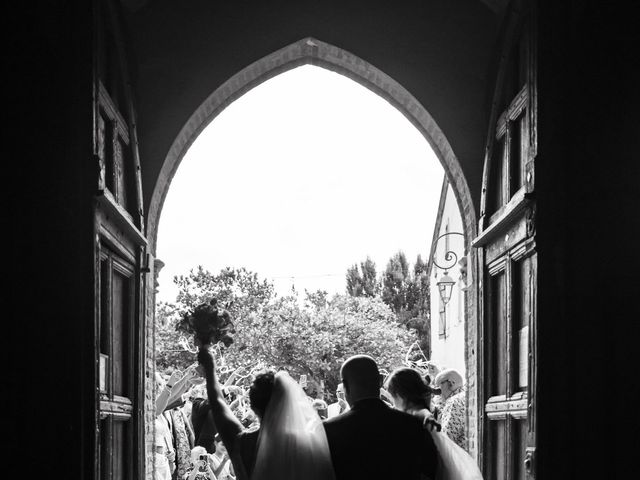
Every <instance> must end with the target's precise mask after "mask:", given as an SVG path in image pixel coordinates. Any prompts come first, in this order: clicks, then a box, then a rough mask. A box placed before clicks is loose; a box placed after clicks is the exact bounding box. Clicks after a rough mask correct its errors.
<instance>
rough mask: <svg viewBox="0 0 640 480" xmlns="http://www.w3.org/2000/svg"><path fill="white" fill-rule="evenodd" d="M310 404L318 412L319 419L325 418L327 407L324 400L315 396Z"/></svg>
mask: <svg viewBox="0 0 640 480" xmlns="http://www.w3.org/2000/svg"><path fill="white" fill-rule="evenodd" d="M311 406H312V407H313V408H315V409H316V411H317V412H318V416H319V417H320V418H321V419H323V420H324V419H325V418H327V409H328V406H327V402H325V401H324V400H322V399H321V398H316V399H315V400H314V401H313V402H312V403H311Z"/></svg>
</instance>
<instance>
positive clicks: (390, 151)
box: [157, 66, 444, 301]
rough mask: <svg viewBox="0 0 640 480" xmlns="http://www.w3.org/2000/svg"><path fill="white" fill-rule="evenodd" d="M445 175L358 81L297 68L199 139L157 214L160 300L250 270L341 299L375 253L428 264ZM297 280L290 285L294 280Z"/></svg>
mask: <svg viewBox="0 0 640 480" xmlns="http://www.w3.org/2000/svg"><path fill="white" fill-rule="evenodd" d="M443 175H444V170H443V169H442V167H441V165H440V163H439V162H438V159H437V158H436V156H435V154H434V153H433V151H432V150H431V147H430V146H429V144H428V142H427V141H426V140H425V139H424V137H423V136H422V135H421V134H420V132H419V131H418V130H417V129H416V128H415V127H414V126H413V125H411V123H410V122H409V121H408V120H407V119H406V118H405V117H404V116H403V115H402V114H401V113H400V112H399V111H398V110H397V109H395V108H394V107H393V106H391V105H390V104H389V103H388V102H387V101H386V100H384V99H382V98H381V97H379V96H378V95H376V94H375V93H373V92H371V91H370V90H368V89H366V88H365V87H363V86H361V85H359V84H358V83H356V82H354V81H352V80H350V79H348V78H346V77H344V76H342V75H339V74H337V73H334V72H330V71H328V70H325V69H322V68H319V67H314V66H303V67H298V68H295V69H294V70H291V71H288V72H286V73H283V74H281V75H278V76H277V77H275V78H273V79H271V80H269V81H267V82H265V83H263V84H261V85H259V86H257V87H256V88H254V89H252V90H251V91H249V92H248V93H246V94H245V95H244V96H242V97H241V98H239V99H238V100H236V101H235V102H233V103H232V104H231V105H230V106H229V107H227V108H226V109H225V110H224V111H223V112H222V113H221V114H220V115H219V116H218V117H216V118H215V119H214V120H213V122H211V124H210V125H209V126H207V128H205V129H204V131H203V132H202V134H201V135H200V136H199V137H198V138H197V140H196V141H195V142H194V144H193V146H192V147H191V148H190V149H189V151H188V152H187V154H186V155H185V158H184V159H183V161H182V163H181V164H180V167H179V168H178V170H177V173H176V175H175V177H174V179H173V181H172V183H171V187H170V189H169V192H168V194H167V198H166V200H165V203H164V207H163V210H162V214H161V218H160V225H159V231H158V245H157V255H158V258H159V259H160V260H162V261H163V262H165V267H164V268H163V270H162V271H161V272H160V276H159V283H160V286H159V292H158V299H159V300H163V301H175V297H176V294H177V289H176V288H175V285H174V284H173V281H172V279H173V277H174V275H182V274H186V273H187V272H188V271H189V270H190V269H191V268H195V267H196V266H197V265H203V267H205V268H206V269H208V270H210V271H212V272H214V273H215V272H218V271H219V270H220V269H221V268H224V267H227V266H232V267H242V266H244V267H246V268H248V269H249V270H252V271H255V272H257V273H258V274H259V276H260V277H262V278H267V279H271V280H273V282H274V284H275V286H276V290H277V291H278V293H280V294H285V293H288V292H290V290H291V285H292V282H294V283H295V288H296V290H298V291H299V292H304V289H305V288H306V289H309V290H317V289H323V290H327V291H328V292H329V293H330V294H333V293H344V291H345V273H346V270H347V268H348V267H349V266H350V265H352V264H354V263H356V262H360V261H362V260H364V259H365V258H366V256H367V255H369V256H370V257H371V258H372V259H373V260H374V261H375V262H376V266H377V269H378V272H381V271H382V270H383V269H384V267H385V265H386V263H387V261H388V260H389V258H390V257H391V256H392V255H393V254H394V253H396V252H397V251H398V250H403V251H404V252H405V253H406V254H407V258H408V259H409V261H410V262H411V263H413V262H414V261H415V258H416V256H417V255H418V253H420V254H422V257H423V259H426V258H428V255H429V249H430V245H431V237H432V235H433V228H434V223H435V216H436V210H437V208H438V200H439V195H440V188H441V184H442V179H443ZM291 277H294V278H293V279H292V278H291Z"/></svg>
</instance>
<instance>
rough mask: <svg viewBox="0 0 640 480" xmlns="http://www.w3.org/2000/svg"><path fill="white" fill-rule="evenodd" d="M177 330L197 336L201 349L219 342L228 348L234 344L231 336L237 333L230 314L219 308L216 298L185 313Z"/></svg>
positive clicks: (197, 342) (197, 343)
mask: <svg viewBox="0 0 640 480" xmlns="http://www.w3.org/2000/svg"><path fill="white" fill-rule="evenodd" d="M176 330H178V331H181V332H184V333H186V334H188V335H195V341H196V345H197V346H199V347H200V348H207V347H208V346H209V345H214V344H216V343H218V342H222V343H223V344H224V346H225V347H228V346H229V345H231V344H232V343H233V338H232V337H231V334H232V333H235V330H234V326H233V322H232V321H231V316H230V315H229V312H227V311H226V310H224V309H222V308H218V301H217V299H215V298H213V299H211V300H210V301H209V302H208V303H202V304H200V305H198V306H196V307H195V308H194V309H193V310H192V311H190V312H187V313H185V314H184V315H183V317H182V319H181V320H180V321H179V322H178V324H177V325H176Z"/></svg>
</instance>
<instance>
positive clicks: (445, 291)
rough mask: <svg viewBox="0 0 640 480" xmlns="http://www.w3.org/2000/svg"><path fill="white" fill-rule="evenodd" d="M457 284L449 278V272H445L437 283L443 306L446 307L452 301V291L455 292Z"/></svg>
mask: <svg viewBox="0 0 640 480" xmlns="http://www.w3.org/2000/svg"><path fill="white" fill-rule="evenodd" d="M455 283H456V282H455V281H454V280H453V278H451V277H450V276H449V272H447V271H445V272H444V275H443V276H442V277H441V278H440V280H438V282H437V283H436V285H438V291H439V292H440V299H441V300H442V305H444V306H446V305H447V303H449V300H450V299H451V291H452V290H453V286H454V285H455Z"/></svg>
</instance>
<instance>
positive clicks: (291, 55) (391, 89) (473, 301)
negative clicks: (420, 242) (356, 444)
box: [146, 37, 478, 456]
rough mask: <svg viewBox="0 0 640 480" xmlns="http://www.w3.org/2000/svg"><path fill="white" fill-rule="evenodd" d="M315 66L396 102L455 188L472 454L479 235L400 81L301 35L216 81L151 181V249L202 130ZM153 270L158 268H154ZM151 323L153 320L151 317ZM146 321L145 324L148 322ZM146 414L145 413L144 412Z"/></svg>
mask: <svg viewBox="0 0 640 480" xmlns="http://www.w3.org/2000/svg"><path fill="white" fill-rule="evenodd" d="M308 64H310V65H315V66H318V67H322V68H326V69H327V70H331V71H333V72H336V73H339V74H341V75H344V76H346V77H348V78H350V79H352V80H354V81H355V82H357V83H359V84H361V85H363V86H364V87H366V88H368V89H369V90H371V91H373V92H374V93H376V94H378V95H380V96H381V97H382V98H384V99H385V100H387V101H388V102H389V103H391V104H392V105H393V106H394V107H396V108H397V109H398V110H399V111H400V112H401V113H402V114H403V115H404V116H405V117H406V118H407V119H408V120H409V121H410V122H411V123H412V124H413V125H414V126H415V127H416V128H417V129H418V130H419V131H420V132H421V133H422V135H423V136H424V138H425V139H426V140H427V141H428V142H429V144H430V145H431V148H432V149H433V151H434V153H435V154H436V156H437V158H438V160H439V161H440V163H441V165H442V167H443V168H444V170H445V174H446V176H447V179H448V181H449V183H450V185H451V186H452V188H453V191H454V194H455V197H456V200H457V203H458V207H459V209H460V213H461V216H462V221H463V225H464V238H465V242H464V243H465V252H464V254H465V255H469V264H470V265H471V268H470V269H469V273H468V275H469V277H468V280H467V285H468V286H469V287H470V288H469V289H468V294H467V295H466V296H465V310H466V319H467V325H466V328H465V330H466V339H465V360H466V367H467V368H466V373H467V385H468V387H467V391H468V409H467V410H468V413H469V417H468V420H469V423H468V428H469V440H470V442H469V447H470V453H471V454H472V455H474V456H475V455H477V453H478V451H477V449H478V443H477V438H478V422H477V405H478V401H477V392H478V390H477V385H478V378H477V375H478V371H477V360H476V357H477V332H478V326H477V318H478V314H477V290H476V288H475V286H474V287H471V283H475V279H476V278H477V270H476V260H475V253H474V249H472V248H471V241H472V240H473V239H474V238H475V237H476V234H477V215H476V210H475V208H474V205H473V201H472V197H471V192H470V189H469V186H468V184H467V181H466V178H465V176H464V174H463V171H462V168H461V166H460V163H459V161H458V159H457V157H456V155H455V153H454V152H453V149H452V147H451V145H450V143H449V141H448V140H447V137H446V136H445V134H444V132H443V131H442V130H441V129H440V127H439V126H438V124H437V123H436V121H435V120H434V119H433V117H432V116H431V115H430V114H429V112H428V111H427V110H426V109H425V107H424V106H423V105H422V104H421V103H420V102H419V101H418V100H417V99H416V98H415V97H414V96H413V95H412V94H411V93H410V92H409V91H408V90H406V89H405V88H404V87H403V86H402V85H400V84H399V83H398V82H397V81H395V80H394V79H393V78H391V77H390V76H389V75H387V74H385V73H384V72H383V71H381V70H380V69H378V68H376V67H375V66H373V65H371V64H370V63H368V62H366V61H365V60H363V59H361V58H359V57H358V56H356V55H354V54H353V53H350V52H348V51H346V50H344V49H341V48H339V47H336V46H333V45H330V44H328V43H325V42H322V41H320V40H317V39H315V38H312V37H307V38H303V39H301V40H299V41H297V42H294V43H292V44H290V45H288V46H286V47H284V48H282V49H280V50H277V51H275V52H273V53H272V54H270V55H267V56H266V57H263V58H261V59H260V60H258V61H256V62H254V63H252V64H251V65H249V66H247V67H246V68H244V69H243V70H241V71H239V72H238V73H236V74H235V75H234V76H233V77H231V78H229V79H228V80H227V81H226V82H225V83H223V84H222V85H221V86H219V87H218V88H217V89H216V90H215V91H214V92H213V93H212V94H211V95H209V97H208V98H207V99H206V100H205V101H204V102H203V103H202V104H201V105H200V106H199V107H198V108H197V109H196V110H195V111H194V112H193V114H192V115H191V116H190V118H189V119H188V121H187V122H186V123H185V125H184V126H183V127H182V129H181V131H180V132H179V134H178V135H177V136H176V138H175V139H174V141H173V143H172V144H171V147H170V149H169V151H168V153H167V155H166V157H165V160H164V162H163V164H162V168H161V170H160V173H159V175H158V177H157V182H156V184H155V186H154V189H153V193H152V196H151V201H150V204H149V211H148V215H147V225H146V227H147V229H146V232H147V239H148V241H149V253H150V254H151V255H152V256H155V253H156V244H157V235H158V224H159V219H160V214H161V210H162V206H163V203H164V199H165V197H166V194H167V192H168V190H169V187H170V184H171V180H172V179H173V176H174V175H175V173H176V171H177V169H178V167H179V165H180V162H181V161H182V159H183V157H184V156H185V154H186V153H187V151H188V149H189V148H190V147H191V145H192V144H193V142H194V141H195V140H196V138H197V137H198V136H199V135H200V133H201V132H202V131H203V130H204V129H205V128H206V127H207V126H208V125H209V124H210V123H211V122H212V121H213V120H214V119H215V118H216V117H217V116H218V115H219V114H220V113H221V112H222V111H223V110H224V109H225V108H226V107H227V106H229V105H230V104H231V103H233V102H234V101H235V100H237V99H238V98H240V97H241V96H242V95H244V94H245V93H247V92H248V91H249V90H251V89H252V88H254V87H256V86H258V85H260V84H262V83H263V82H266V81H267V80H269V79H271V78H273V77H275V76H277V75H279V74H281V73H284V72H286V71H288V70H292V69H294V68H296V67H299V66H302V65H308ZM156 274H157V272H156ZM154 288H155V287H154V286H150V291H148V295H149V296H148V298H149V299H150V300H151V301H150V305H149V308H148V310H147V312H148V313H147V315H148V316H150V317H152V315H153V314H152V313H151V312H153V310H154V308H153V301H154V300H153V299H154V297H155V295H154V292H153V290H154ZM150 323H151V324H153V322H150ZM148 325H149V324H148ZM147 418H149V417H147Z"/></svg>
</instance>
